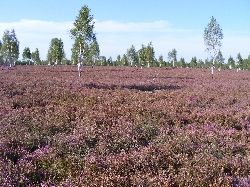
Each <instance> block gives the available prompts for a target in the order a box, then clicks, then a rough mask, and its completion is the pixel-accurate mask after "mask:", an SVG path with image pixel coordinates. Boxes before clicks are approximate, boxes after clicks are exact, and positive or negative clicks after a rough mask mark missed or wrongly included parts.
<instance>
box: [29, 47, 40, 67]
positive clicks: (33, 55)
mask: <svg viewBox="0 0 250 187" xmlns="http://www.w3.org/2000/svg"><path fill="white" fill-rule="evenodd" d="M31 59H32V60H33V63H34V64H35V65H38V64H39V65H40V64H41V59H40V54H39V50H38V49H37V48H36V50H35V52H32V53H31Z"/></svg>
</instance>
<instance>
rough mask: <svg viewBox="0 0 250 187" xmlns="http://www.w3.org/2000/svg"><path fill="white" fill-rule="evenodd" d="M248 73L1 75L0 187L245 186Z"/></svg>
mask: <svg viewBox="0 0 250 187" xmlns="http://www.w3.org/2000/svg"><path fill="white" fill-rule="evenodd" d="M248 74H249V73H248V71H240V72H238V73H237V72H236V71H230V70H224V71H220V72H219V73H218V75H217V76H216V77H214V79H213V80H212V79H211V77H210V71H209V70H206V69H173V70H170V69H164V68H147V69H140V68H135V67H133V68H132V67H94V68H91V67H83V71H82V76H81V77H78V73H77V68H76V67H73V66H57V67H51V66H16V67H14V68H13V69H12V70H10V71H7V70H5V69H1V70H0V76H1V80H0V85H1V87H0V111H1V112H0V164H1V168H0V186H197V187H198V186H249V185H250V176H249V173H250V169H249V168H250V145H249V138H250V132H249V130H250V99H249V98H250V93H249V90H250V85H249V75H248Z"/></svg>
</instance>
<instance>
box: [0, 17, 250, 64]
mask: <svg viewBox="0 0 250 187" xmlns="http://www.w3.org/2000/svg"><path fill="white" fill-rule="evenodd" d="M72 27H73V22H47V21H40V20H24V19H23V20H20V21H19V22H12V23H0V34H1V33H3V32H4V30H6V29H8V30H11V29H15V31H16V35H17V38H18V40H19V41H20V58H21V54H22V51H23V49H24V47H29V48H30V49H31V51H34V50H35V48H38V49H39V51H40V55H41V58H42V59H46V55H47V50H48V48H49V43H50V41H51V39H52V38H61V39H62V41H63V42H64V49H65V52H66V56H67V58H68V59H70V56H71V47H72V44H73V40H72V39H70V35H69V30H70V29H71V28H72ZM95 31H96V32H97V40H98V43H99V45H100V51H101V55H104V56H106V57H109V56H111V57H112V58H113V59H114V60H115V59H116V57H117V56H118V55H123V54H124V53H126V51H127V49H128V48H130V47H131V45H134V46H135V48H136V49H137V50H139V49H140V48H141V45H142V44H144V45H147V44H148V43H149V42H151V41H152V43H153V46H154V48H155V52H156V58H158V56H159V55H160V54H162V55H163V57H164V59H165V60H167V54H168V52H169V51H170V50H172V49H173V48H175V49H176V50H177V57H178V59H179V58H181V57H184V58H185V60H186V61H190V60H191V58H192V57H193V56H196V57H197V58H198V59H203V60H204V59H205V58H207V57H208V54H207V53H205V52H204V51H205V45H204V41H203V30H200V31H197V30H192V29H188V30H187V29H179V28H174V27H173V26H172V25H171V24H170V23H168V22H167V21H164V20H161V21H155V22H148V23H144V22H138V23H136V22H129V23H122V22H118V21H102V22H100V21H98V20H95ZM222 42H223V48H222V53H223V56H224V58H226V60H227V58H228V57H229V55H232V56H233V57H236V55H237V53H239V52H240V53H241V54H242V57H243V58H247V56H248V55H249V54H250V52H249V51H250V49H249V48H250V46H249V43H250V36H249V33H244V32H243V33H242V32H236V31H228V32H225V34H224V39H223V41H222Z"/></svg>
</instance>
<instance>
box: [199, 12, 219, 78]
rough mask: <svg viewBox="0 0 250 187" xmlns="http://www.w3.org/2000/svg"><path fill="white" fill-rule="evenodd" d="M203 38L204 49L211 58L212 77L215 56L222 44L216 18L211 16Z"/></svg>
mask: <svg viewBox="0 0 250 187" xmlns="http://www.w3.org/2000/svg"><path fill="white" fill-rule="evenodd" d="M203 38H204V43H205V45H206V51H207V52H208V53H209V54H210V56H211V57H212V59H213V65H212V68H211V69H212V78H213V77H214V61H215V57H216V56H217V54H218V52H219V50H220V48H221V46H222V43H221V40H222V39H223V33H222V29H221V28H220V25H219V24H218V23H217V21H216V19H215V18H214V17H213V16H212V18H211V20H210V22H209V23H208V25H207V27H206V28H205V30H204V36H203Z"/></svg>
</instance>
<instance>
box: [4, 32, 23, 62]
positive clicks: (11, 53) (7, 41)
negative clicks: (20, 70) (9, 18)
mask: <svg viewBox="0 0 250 187" xmlns="http://www.w3.org/2000/svg"><path fill="white" fill-rule="evenodd" d="M1 54H2V56H3V58H5V59H11V60H12V61H13V62H12V61H11V62H10V63H13V64H14V65H15V61H16V60H17V59H18V57H19V41H18V39H17V36H16V33H15V30H14V29H12V30H11V32H10V31H8V30H6V31H4V34H3V39H2V43H1Z"/></svg>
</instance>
